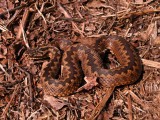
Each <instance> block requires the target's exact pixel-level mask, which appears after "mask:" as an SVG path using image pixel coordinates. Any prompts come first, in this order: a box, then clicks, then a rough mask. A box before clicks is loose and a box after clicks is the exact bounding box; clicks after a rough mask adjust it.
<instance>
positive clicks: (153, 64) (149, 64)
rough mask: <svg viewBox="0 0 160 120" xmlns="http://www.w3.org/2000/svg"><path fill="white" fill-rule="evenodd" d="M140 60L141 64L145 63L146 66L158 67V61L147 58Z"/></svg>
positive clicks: (159, 64)
mask: <svg viewBox="0 0 160 120" xmlns="http://www.w3.org/2000/svg"><path fill="white" fill-rule="evenodd" d="M142 62H143V64H144V65H146V66H149V67H154V68H157V69H160V62H155V61H152V60H147V59H142Z"/></svg>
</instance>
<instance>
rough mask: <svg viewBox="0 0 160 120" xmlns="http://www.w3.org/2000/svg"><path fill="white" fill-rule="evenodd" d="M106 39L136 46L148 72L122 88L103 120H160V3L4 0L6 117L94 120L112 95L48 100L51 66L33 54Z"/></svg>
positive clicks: (0, 0)
mask: <svg viewBox="0 0 160 120" xmlns="http://www.w3.org/2000/svg"><path fill="white" fill-rule="evenodd" d="M103 35H119V36H122V37H124V38H125V39H126V40H127V41H129V42H130V43H131V44H133V45H134V46H135V47H136V48H137V50H138V51H139V53H140V57H141V58H142V61H143V73H142V76H141V78H140V79H139V80H138V81H137V82H136V83H134V84H132V85H128V86H120V87H117V88H116V89H115V90H114V92H113V93H112V95H111V97H110V99H109V100H108V101H107V103H106V105H105V106H104V107H103V109H102V111H101V112H100V114H99V115H98V117H97V118H96V119H97V120H160V0H46V1H45V0H28V1H27V0H0V115H1V116H0V119H5V120H87V119H89V117H90V116H91V113H92V111H93V110H94V108H95V106H96V105H97V104H98V103H99V102H100V101H101V100H102V94H103V93H104V91H102V89H101V88H100V87H95V88H92V89H91V90H89V91H82V92H79V93H76V94H74V95H71V96H68V97H62V98H54V97H52V96H46V95H43V92H42V88H41V84H40V79H39V78H40V70H41V65H42V62H43V60H42V61H36V62H35V61H34V60H33V59H30V57H29V56H28V54H27V51H28V50H29V49H36V48H40V47H43V46H48V45H50V44H51V43H52V41H54V40H55V39H68V40H72V41H77V40H79V39H81V38H84V37H85V38H87V39H92V37H94V38H95V37H96V38H98V37H101V36H103ZM87 39H86V40H87Z"/></svg>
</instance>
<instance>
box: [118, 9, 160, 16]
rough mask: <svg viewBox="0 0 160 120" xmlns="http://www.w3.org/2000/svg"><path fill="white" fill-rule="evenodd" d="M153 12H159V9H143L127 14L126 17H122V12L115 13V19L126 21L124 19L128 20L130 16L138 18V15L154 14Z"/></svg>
mask: <svg viewBox="0 0 160 120" xmlns="http://www.w3.org/2000/svg"><path fill="white" fill-rule="evenodd" d="M155 12H160V7H159V8H157V9H143V10H141V11H133V12H128V13H127V14H126V15H124V12H122V13H117V18H118V19H126V18H130V17H131V16H140V15H144V14H150V13H155Z"/></svg>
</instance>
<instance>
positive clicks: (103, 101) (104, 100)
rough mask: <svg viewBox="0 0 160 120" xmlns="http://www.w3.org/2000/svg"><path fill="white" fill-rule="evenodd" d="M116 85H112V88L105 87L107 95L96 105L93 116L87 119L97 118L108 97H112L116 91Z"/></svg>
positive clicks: (93, 119)
mask: <svg viewBox="0 0 160 120" xmlns="http://www.w3.org/2000/svg"><path fill="white" fill-rule="evenodd" d="M114 88H115V87H111V88H105V95H104V97H103V98H102V100H101V102H100V103H98V104H97V106H96V107H95V109H94V110H93V112H92V114H91V117H90V118H89V119H87V120H95V119H96V118H97V117H98V115H99V114H100V112H101V111H102V109H103V108H104V106H105V104H106V102H107V101H108V99H109V98H110V96H111V95H112V93H113V91H114Z"/></svg>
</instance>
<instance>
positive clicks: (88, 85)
mask: <svg viewBox="0 0 160 120" xmlns="http://www.w3.org/2000/svg"><path fill="white" fill-rule="evenodd" d="M84 80H85V81H86V84H85V85H83V86H82V87H80V88H79V89H78V90H77V92H80V91H82V90H83V89H86V90H90V89H92V88H93V87H94V86H96V85H98V83H97V81H96V80H97V77H84Z"/></svg>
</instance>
